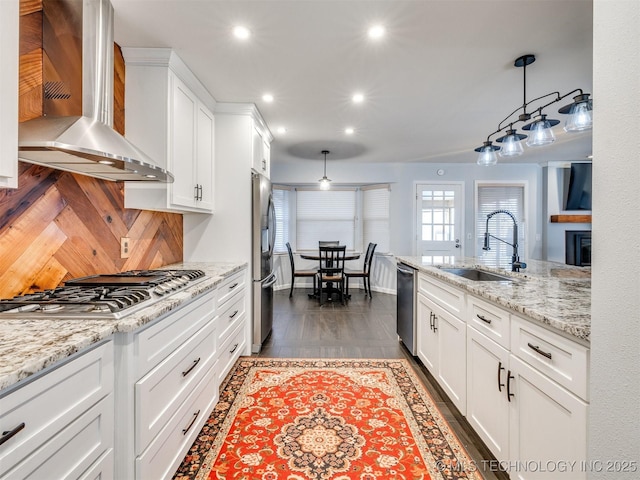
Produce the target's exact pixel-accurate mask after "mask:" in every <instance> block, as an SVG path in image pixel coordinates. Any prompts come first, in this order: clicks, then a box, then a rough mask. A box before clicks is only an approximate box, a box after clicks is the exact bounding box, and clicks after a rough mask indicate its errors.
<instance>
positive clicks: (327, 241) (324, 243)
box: [318, 240, 340, 247]
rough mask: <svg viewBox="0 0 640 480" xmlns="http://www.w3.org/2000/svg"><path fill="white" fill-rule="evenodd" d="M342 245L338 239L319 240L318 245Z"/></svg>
mask: <svg viewBox="0 0 640 480" xmlns="http://www.w3.org/2000/svg"><path fill="white" fill-rule="evenodd" d="M338 245H340V242H339V241H338V240H318V247H337V246H338Z"/></svg>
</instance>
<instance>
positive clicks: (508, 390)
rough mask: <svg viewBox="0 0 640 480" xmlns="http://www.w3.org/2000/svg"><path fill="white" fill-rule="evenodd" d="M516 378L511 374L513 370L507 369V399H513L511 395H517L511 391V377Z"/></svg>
mask: <svg viewBox="0 0 640 480" xmlns="http://www.w3.org/2000/svg"><path fill="white" fill-rule="evenodd" d="M512 378H516V377H514V376H513V375H511V370H509V371H507V400H509V401H511V397H515V395H514V394H513V393H511V379H512Z"/></svg>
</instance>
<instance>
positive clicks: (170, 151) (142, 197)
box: [122, 48, 215, 213]
mask: <svg viewBox="0 0 640 480" xmlns="http://www.w3.org/2000/svg"><path fill="white" fill-rule="evenodd" d="M122 54H123V56H124V59H125V62H126V80H125V82H126V83H125V133H126V137H127V138H129V139H130V140H131V141H132V142H133V143H134V144H135V145H137V146H139V147H140V149H141V150H143V151H144V152H145V153H147V154H148V155H149V156H150V157H151V158H152V159H154V160H155V161H156V162H157V163H158V164H159V165H160V166H162V167H164V168H166V169H167V170H169V171H170V172H171V173H172V174H173V175H174V177H175V180H174V182H173V183H169V184H164V183H153V184H152V183H146V182H141V183H137V182H127V183H126V184H125V207H126V208H136V209H142V210H161V211H169V212H178V213H184V212H202V213H213V208H214V204H213V203H214V202H213V199H214V194H213V186H214V151H215V149H214V116H213V113H212V110H213V107H214V106H215V100H214V99H213V97H212V96H211V95H210V94H209V92H207V90H206V89H205V88H204V86H203V85H202V84H201V83H200V81H198V79H197V78H196V77H195V76H194V75H193V73H192V72H191V71H190V70H189V69H188V68H187V66H186V65H185V64H184V63H183V62H182V60H180V58H179V57H178V56H177V55H176V54H175V53H174V52H173V51H172V50H171V49H167V48H123V49H122Z"/></svg>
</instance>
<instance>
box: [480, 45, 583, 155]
mask: <svg viewBox="0 0 640 480" xmlns="http://www.w3.org/2000/svg"><path fill="white" fill-rule="evenodd" d="M535 61H536V57H535V56H534V55H532V54H527V55H522V56H521V57H518V58H516V60H515V62H514V64H513V65H514V66H515V67H520V68H522V75H523V103H522V105H521V106H519V107H518V108H516V109H515V110H514V111H513V112H511V113H510V114H509V115H507V117H506V118H505V119H504V120H502V121H501V122H500V123H499V124H498V128H497V130H496V131H495V132H493V133H491V134H489V136H487V140H486V141H485V142H484V143H483V144H482V146H480V147H478V148H476V149H475V151H476V152H478V153H479V155H478V161H477V163H478V165H483V166H490V165H495V164H496V163H498V159H497V156H496V152H498V155H500V156H501V157H517V156H519V155H522V154H523V152H524V149H523V148H522V140H524V139H525V138H527V141H526V144H527V146H528V147H542V146H544V145H550V144H552V143H553V142H554V141H555V139H556V137H555V134H554V133H553V130H552V127H554V126H555V125H558V124H559V123H560V121H559V120H554V119H548V118H547V115H546V114H544V113H543V110H544V109H545V108H547V107H549V106H550V105H553V104H554V103H557V102H560V101H562V100H563V99H564V98H566V97H568V96H569V95H574V96H573V102H572V103H570V104H568V105H565V106H564V107H562V108H560V109H559V110H558V113H562V114H565V115H569V117H568V118H567V121H566V123H565V126H564V130H565V132H568V133H576V132H584V131H586V130H591V127H592V125H593V118H592V115H591V111H592V110H593V103H592V100H591V99H590V98H589V94H588V93H584V92H583V91H582V89H579V88H578V89H575V90H572V91H570V92H568V93H565V94H564V95H560V93H559V92H551V93H547V94H546V95H542V96H540V97H537V98H534V99H533V100H530V101H527V65H531V64H532V63H533V62H535ZM550 99H551V100H550ZM549 100H550V101H549ZM544 102H547V103H544ZM532 104H535V105H537V108H535V109H533V110H532V111H529V112H528V111H527V108H528V107H530V106H531V105H532ZM540 104H542V105H540ZM516 115H517V116H516ZM532 118H533V122H531V123H528V124H526V125H524V126H523V127H522V129H523V130H525V131H527V132H528V133H529V135H526V134H523V133H518V132H517V131H516V129H514V128H513V127H514V125H516V124H517V123H519V122H527V121H529V120H531V119H532ZM504 130H506V132H505V135H503V136H502V137H499V138H497V139H496V140H495V141H496V142H498V143H500V144H501V146H500V147H499V146H496V145H493V142H492V141H491V137H492V136H493V135H496V134H498V133H501V132H502V131H504Z"/></svg>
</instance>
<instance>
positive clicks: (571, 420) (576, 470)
mask: <svg viewBox="0 0 640 480" xmlns="http://www.w3.org/2000/svg"><path fill="white" fill-rule="evenodd" d="M470 304H474V305H475V307H476V308H472V309H470V310H469V313H470V314H473V315H475V316H477V315H478V314H479V315H480V316H481V317H482V318H484V320H480V319H476V318H475V317H471V316H470V318H469V320H468V325H467V420H468V422H469V424H470V425H471V426H472V427H473V429H474V430H475V431H476V432H477V433H478V435H479V436H480V438H481V439H482V440H483V441H484V443H485V444H486V445H487V447H488V448H489V450H491V452H492V453H493V454H494V455H495V457H496V458H497V459H498V460H500V461H503V462H506V463H505V465H508V466H509V469H510V472H509V473H510V475H511V478H512V479H515V478H518V479H523V480H525V479H526V480H529V479H536V478H546V479H556V478H567V479H583V478H586V474H585V472H582V471H581V462H583V461H585V460H586V445H587V440H586V438H587V437H586V428H587V411H588V404H587V402H586V401H585V399H586V397H587V390H586V388H587V384H588V349H587V348H586V347H584V346H583V345H579V344H577V343H576V342H573V341H571V340H569V339H568V338H565V337H563V336H561V335H559V334H556V333H554V332H551V331H549V330H547V329H545V328H543V327H541V326H538V325H535V324H534V323H532V322H530V321H527V320H525V319H524V318H520V317H518V316H517V315H510V314H509V313H508V312H506V311H504V310H502V309H500V308H498V307H495V306H492V305H490V304H487V303H486V302H483V301H482V300H479V299H475V298H470ZM509 317H511V318H510V320H509ZM496 320H497V321H496ZM487 321H489V322H487ZM508 325H511V338H510V340H509V341H507V340H506V339H505V338H504V332H505V331H507V327H508ZM498 342H500V344H499V343H498ZM509 344H510V345H511V351H509V350H507V348H505V347H504V345H509ZM580 396H582V398H580ZM574 462H575V463H574ZM572 465H573V466H572Z"/></svg>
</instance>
